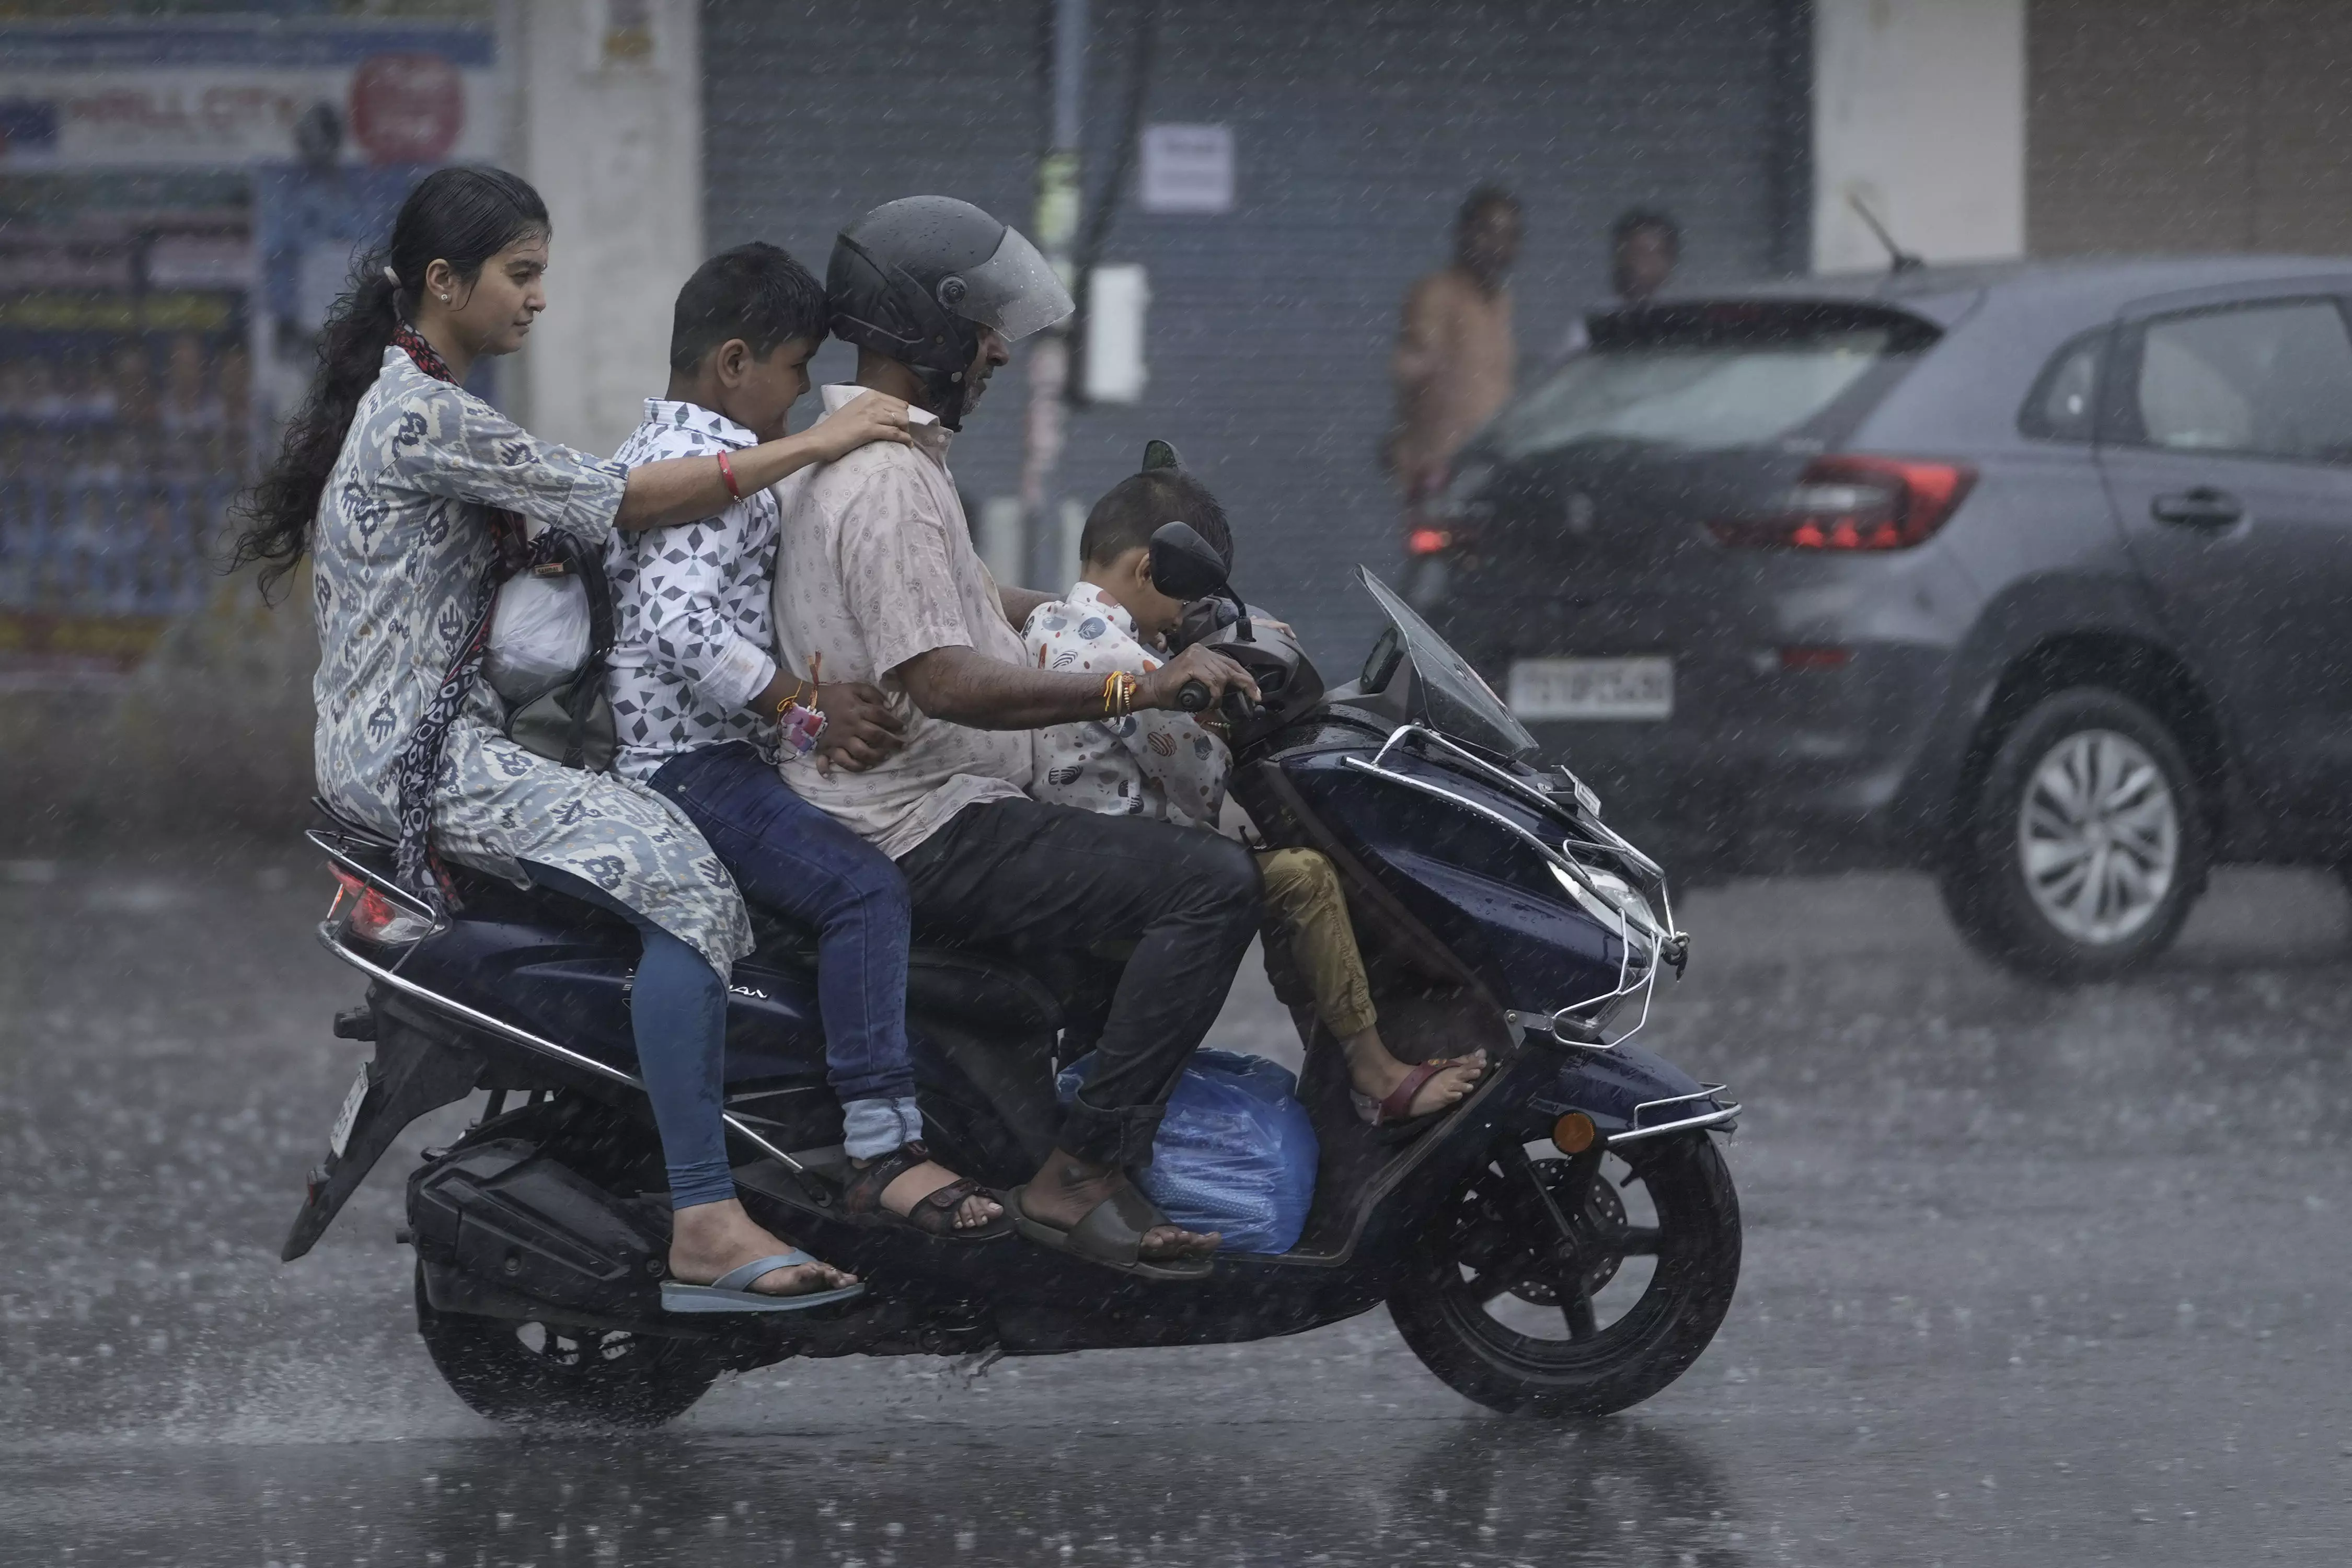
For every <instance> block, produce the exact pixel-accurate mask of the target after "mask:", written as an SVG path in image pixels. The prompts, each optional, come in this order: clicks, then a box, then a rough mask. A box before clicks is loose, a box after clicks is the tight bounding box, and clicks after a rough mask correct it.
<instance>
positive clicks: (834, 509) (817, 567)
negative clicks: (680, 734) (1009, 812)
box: [775, 386, 1031, 860]
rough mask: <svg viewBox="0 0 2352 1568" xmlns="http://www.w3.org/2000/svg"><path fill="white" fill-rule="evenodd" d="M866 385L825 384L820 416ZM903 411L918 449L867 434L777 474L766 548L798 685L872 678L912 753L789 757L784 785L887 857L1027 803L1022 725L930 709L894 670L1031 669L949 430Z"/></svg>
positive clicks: (781, 637) (782, 640) (781, 633)
mask: <svg viewBox="0 0 2352 1568" xmlns="http://www.w3.org/2000/svg"><path fill="white" fill-rule="evenodd" d="M865 390H866V389H865V388H864V387H862V386H828V387H826V388H824V411H825V416H826V417H827V418H830V417H832V416H834V415H835V413H837V412H839V411H840V410H841V409H842V408H844V407H845V406H847V405H848V404H849V403H850V402H851V401H852V400H853V399H855V398H856V397H857V396H858V395H859V394H861V393H863V392H864V391H865ZM912 413H913V416H914V419H915V420H916V422H917V423H916V426H915V430H914V437H915V439H914V444H913V445H911V446H905V447H902V446H898V445H897V444H896V443H893V442H884V441H877V442H874V443H871V444H870V445H867V446H864V447H859V448H858V449H857V450H856V451H855V452H852V453H850V454H849V455H848V456H847V457H845V458H842V459H841V460H840V461H839V462H837V463H828V464H825V465H824V466H823V467H821V468H811V469H804V470H803V471H802V472H801V473H799V474H797V475H794V476H793V478H792V479H787V480H785V481H784V483H783V485H782V487H781V488H780V499H781V500H782V503H783V536H782V542H781V543H780V545H779V547H778V549H777V552H776V587H775V612H776V616H775V625H776V642H777V654H778V656H779V657H780V658H782V661H783V662H784V663H785V664H787V665H789V666H791V667H792V669H793V674H795V675H796V676H799V677H802V678H803V679H807V678H811V677H816V676H820V675H821V678H822V679H824V681H825V682H826V683H828V684H830V683H831V682H833V681H836V680H863V681H868V682H871V683H872V684H873V685H875V686H877V687H880V688H881V689H883V690H884V691H885V692H887V693H888V695H889V698H890V702H891V706H892V707H893V708H894V709H895V710H897V711H898V717H899V718H900V719H901V720H902V721H904V722H905V724H906V727H907V728H906V737H907V744H906V746H905V747H904V748H903V749H902V750H900V751H898V752H896V753H895V754H893V755H892V756H891V757H890V758H889V760H888V761H887V762H884V763H881V764H880V765H878V766H877V767H873V768H869V769H867V770H866V772H864V773H849V772H847V771H845V770H844V769H841V768H835V769H834V771H833V776H832V777H831V778H826V777H825V776H824V774H822V773H819V772H818V771H817V767H816V763H815V762H814V760H813V759H811V758H805V757H794V758H789V759H787V760H786V761H785V763H783V767H782V772H783V775H784V782H785V783H786V784H790V785H792V786H793V793H794V794H795V795H799V796H800V797H801V798H802V799H803V800H805V801H807V802H809V803H810V804H811V805H815V806H817V807H819V808H821V809H822V810H824V812H825V813H826V814H827V815H828V816H832V817H833V818H834V819H835V821H837V822H839V823H841V824H842V825H843V826H846V827H848V828H850V829H851V830H852V831H854V832H856V834H857V835H858V836H859V837H862V838H865V839H866V840H867V841H868V842H869V843H871V844H873V845H874V846H875V847H877V848H878V849H880V850H881V851H882V853H884V854H885V855H887V856H889V857H890V858H892V859H894V860H895V859H898V858H899V857H900V856H903V855H905V854H907V853H908V851H910V850H912V849H914V848H915V847H917V846H918V845H919V844H921V843H922V842H923V840H925V839H926V838H929V837H930V836H931V835H932V834H934V833H936V832H938V831H939V829H940V827H941V826H944V825H945V824H946V822H947V820H948V818H950V817H951V816H954V815H955V814H956V813H957V812H959V811H961V810H962V809H963V808H964V807H965V806H967V805H976V804H978V803H979V802H981V801H986V800H1017V799H1020V798H1022V797H1023V796H1024V793H1025V792H1026V790H1027V788H1028V785H1029V774H1030V756H1031V745H1030V739H1029V732H1028V731H1025V730H971V729H967V728H965V727H964V726H963V725H961V724H950V723H948V722H947V721H944V720H940V719H933V718H929V717H928V716H926V715H925V714H923V713H922V712H920V711H919V710H917V709H916V707H915V705H914V704H913V703H912V702H911V701H910V700H908V697H907V694H906V691H905V690H904V689H903V688H901V687H900V686H899V684H898V681H897V679H895V678H894V672H895V671H896V670H897V669H898V667H899V666H900V665H903V664H905V663H906V662H907V661H908V659H910V658H915V657H916V656H917V655H918V654H925V653H929V652H930V651H931V649H933V648H937V647H969V648H971V649H974V650H975V651H977V652H980V653H983V654H986V655H987V656H988V657H989V658H1001V659H1003V660H1004V661H1005V662H1006V663H1007V664H1025V663H1026V662H1027V654H1026V651H1025V650H1024V648H1023V647H1022V645H1021V635H1020V634H1019V633H1018V632H1016V631H1014V630H1013V627H1012V626H1011V625H1010V624H1009V623H1007V622H1006V620H1005V618H1004V606H1003V601H1002V600H1001V599H1000V598H999V597H998V596H997V592H996V582H995V579H993V578H992V577H991V576H990V575H989V574H988V568H987V566H986V565H984V564H982V562H981V559H980V555H979V553H978V552H976V551H974V550H973V549H972V547H971V531H970V530H969V529H968V528H967V527H966V526H965V523H964V516H963V502H962V501H961V500H960V499H958V497H957V495H956V488H955V480H954V479H953V478H952V477H951V476H950V474H949V472H948V446H949V443H950V441H951V440H952V439H953V437H951V436H950V435H949V433H948V432H947V431H946V430H945V429H943V428H941V427H940V425H939V423H938V422H937V421H936V420H933V419H932V418H931V416H929V415H928V414H925V413H924V412H922V411H921V410H920V409H916V410H913V411H912ZM819 655H822V656H823V657H824V667H823V668H822V670H821V671H820V670H819V668H818V665H817V657H818V656H819Z"/></svg>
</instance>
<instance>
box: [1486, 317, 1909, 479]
mask: <svg viewBox="0 0 2352 1568" xmlns="http://www.w3.org/2000/svg"><path fill="white" fill-rule="evenodd" d="M1935 335H1936V334H1935V332H1934V330H1933V329H1932V328H1931V327H1929V326H1927V324H1926V323H1924V322H1920V321H1914V320H1910V319H1907V318H1895V317H1892V316H1889V315H1888V314H1887V313H1885V312H1883V311H1881V312H1874V313H1868V314H1864V313H1860V312H1856V311H1853V310H1833V309H1832V308H1829V307H1824V306H1819V305H1797V306H1768V305H1762V304H1752V303H1745V302H1734V303H1719V304H1696V305H1678V306H1673V307H1665V306H1660V307H1653V308H1650V309H1647V310H1629V311H1624V312H1620V313H1618V314H1617V315H1614V316H1608V317H1601V318H1599V319H1597V320H1596V321H1595V323H1594V342H1593V346H1592V349H1591V352H1589V353H1581V354H1579V355H1577V356H1576V357H1575V358H1573V359H1571V360H1570V361H1569V362H1568V363H1566V364H1564V365H1562V366H1560V368H1559V371H1558V372H1557V373H1555V374H1553V375H1552V376H1551V377H1550V379H1549V380H1548V381H1545V382H1543V383H1541V384H1538V385H1537V386H1536V387H1535V388H1533V389H1532V390H1530V391H1529V392H1528V393H1527V394H1525V395H1523V396H1521V397H1519V398H1518V399H1517V400H1515V401H1514V402H1513V403H1512V404H1511V405H1507V407H1506V409H1505V410H1504V412H1503V413H1502V414H1501V415H1500V416H1498V417H1497V418H1496V421H1495V424H1494V426H1493V428H1492V444H1493V446H1494V447H1495V450H1496V453H1497V454H1498V455H1499V456H1501V457H1502V458H1504V459H1506V460H1507V461H1508V460H1516V459H1517V458H1524V457H1528V456H1530V455H1532V454H1535V453H1538V452H1549V451H1557V450H1559V449H1561V448H1563V447H1574V446H1583V445H1608V444H1622V445H1630V446H1650V447H1674V448H1679V449H1681V450H1684V451H1693V452H1705V451H1722V450H1725V449H1727V448H1732V447H1756V446H1763V445H1768V444H1769V443H1771V442H1774V441H1778V440H1780V439H1783V438H1785V437H1791V436H1794V435H1797V434H1799V433H1806V434H1816V433H1819V427H1820V426H1822V423H1823V421H1825V420H1836V419H1838V418H1839V417H1840V416H1843V419H1844V420H1845V421H1849V422H1850V421H1851V420H1852V419H1853V418H1854V417H1857V416H1858V415H1859V412H1860V411H1862V410H1864V409H1866V408H1867V407H1868V406H1869V405H1870V404H1871V403H1872V402H1874V400H1875V398H1876V397H1877V396H1879V395H1884V393H1885V389H1886V388H1887V387H1888V386H1889V385H1891V384H1892V382H1893V380H1894V379H1895V377H1897V376H1899V375H1900V374H1901V373H1902V372H1903V371H1904V370H1906V369H1907V368H1908V367H1909V366H1910V365H1911V364H1912V363H1914V362H1915V361H1916V360H1917V358H1918V357H1919V355H1920V353H1921V352H1922V351H1923V350H1924V349H1925V348H1926V347H1927V345H1928V344H1929V343H1931V342H1933V341H1934V339H1935Z"/></svg>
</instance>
